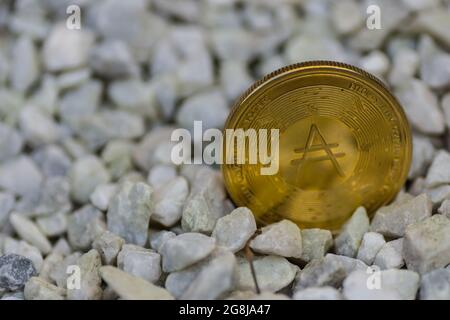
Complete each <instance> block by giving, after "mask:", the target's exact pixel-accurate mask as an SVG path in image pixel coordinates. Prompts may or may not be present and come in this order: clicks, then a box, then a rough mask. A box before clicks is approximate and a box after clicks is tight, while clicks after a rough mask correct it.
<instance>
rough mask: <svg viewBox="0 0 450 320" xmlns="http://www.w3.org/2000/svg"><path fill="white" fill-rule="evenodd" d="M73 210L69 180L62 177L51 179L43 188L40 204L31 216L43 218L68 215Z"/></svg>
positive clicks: (46, 181) (47, 180) (48, 179)
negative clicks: (59, 214) (61, 214)
mask: <svg viewBox="0 0 450 320" xmlns="http://www.w3.org/2000/svg"><path fill="white" fill-rule="evenodd" d="M71 208H72V204H71V201H70V183H69V179H68V178H67V177H62V176H55V177H49V178H47V179H46V180H45V182H44V184H43V186H42V189H41V193H40V198H39V202H38V203H37V205H36V206H35V208H33V212H32V214H31V215H32V216H38V217H41V216H48V215H53V214H57V213H67V212H68V211H70V209H71Z"/></svg>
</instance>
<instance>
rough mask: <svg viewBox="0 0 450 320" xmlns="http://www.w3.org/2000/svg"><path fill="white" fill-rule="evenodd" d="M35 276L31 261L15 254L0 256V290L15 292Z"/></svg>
mask: <svg viewBox="0 0 450 320" xmlns="http://www.w3.org/2000/svg"><path fill="white" fill-rule="evenodd" d="M35 275H36V269H35V268H34V266H33V263H32V262H31V260H29V259H27V258H25V257H23V256H19V255H16V254H6V255H3V256H0V288H1V289H6V290H11V291H14V290H17V289H21V288H23V286H24V285H25V283H26V282H27V281H28V280H29V279H30V278H31V277H33V276H35Z"/></svg>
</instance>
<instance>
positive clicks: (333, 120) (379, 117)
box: [222, 61, 412, 231]
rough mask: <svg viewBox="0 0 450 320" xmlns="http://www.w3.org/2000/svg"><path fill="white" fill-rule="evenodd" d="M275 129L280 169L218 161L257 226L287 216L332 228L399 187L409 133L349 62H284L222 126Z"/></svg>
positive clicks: (385, 98) (392, 105)
mask: <svg viewBox="0 0 450 320" xmlns="http://www.w3.org/2000/svg"><path fill="white" fill-rule="evenodd" d="M238 128H242V129H244V130H246V129H250V128H253V129H273V128H277V129H279V130H280V138H279V141H280V143H279V146H280V150H279V171H278V173H277V174H275V175H261V173H260V168H261V164H247V163H246V164H240V165H239V164H233V165H231V164H223V165H222V172H223V175H224V180H225V185H226V188H227V190H228V193H229V194H230V197H231V198H232V200H233V201H234V202H235V204H236V205H238V206H247V207H249V208H250V209H251V210H252V211H253V213H254V214H255V217H256V218H257V220H258V222H259V223H260V224H268V223H273V222H276V221H279V220H281V219H284V218H287V219H290V220H292V221H294V222H295V223H297V224H298V225H299V226H300V227H302V228H326V229H330V230H333V231H337V230H339V228H340V227H341V226H342V224H343V223H344V222H345V221H346V220H347V219H348V218H349V217H350V215H351V214H352V212H353V211H354V210H355V209H356V208H357V207H358V206H364V207H365V208H366V209H367V210H368V212H369V214H371V213H373V212H374V211H375V210H376V209H377V208H379V207H380V206H382V205H385V204H387V203H389V202H390V201H391V200H392V199H393V198H394V197H395V195H396V194H397V192H398V191H399V190H400V188H401V187H402V186H403V184H404V182H405V180H406V177H407V173H408V170H409V166H410V163H411V153H412V144H411V132H410V128H409V124H408V121H407V120H406V117H405V114H404V112H403V110H402V108H401V106H400V105H399V103H398V102H397V100H396V99H395V98H394V97H393V96H392V94H391V93H390V92H389V91H388V90H387V89H386V87H385V86H384V85H383V84H382V83H381V82H380V81H379V80H378V79H376V78H375V77H373V76H372V75H370V74H368V73H366V72H365V71H363V70H361V69H358V68H356V67H353V66H349V65H345V64H341V63H336V62H327V61H315V62H307V63H301V64H297V65H292V66H288V67H285V68H282V69H280V70H277V71H275V72H273V73H271V74H269V75H267V76H266V77H265V78H263V79H262V80H260V81H258V82H257V83H255V84H254V85H253V86H252V87H251V88H250V89H249V90H248V91H247V92H246V93H245V94H244V95H243V96H242V97H241V98H240V99H239V100H238V102H237V103H236V104H235V106H234V108H233V110H232V112H231V114H230V116H229V117H228V120H227V122H226V125H225V129H238Z"/></svg>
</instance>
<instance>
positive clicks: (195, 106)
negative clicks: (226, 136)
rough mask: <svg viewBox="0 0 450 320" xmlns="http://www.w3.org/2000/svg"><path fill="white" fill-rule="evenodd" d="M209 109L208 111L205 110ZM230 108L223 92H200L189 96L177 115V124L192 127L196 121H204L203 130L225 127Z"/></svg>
mask: <svg viewBox="0 0 450 320" xmlns="http://www.w3.org/2000/svg"><path fill="white" fill-rule="evenodd" d="M205 110H208V112H205ZM228 113H229V110H228V106H227V102H226V100H225V98H224V96H223V94H222V93H221V92H220V91H219V90H215V89H213V90H208V91H207V92H200V93H198V94H196V95H192V96H190V97H189V98H187V99H186V100H185V101H184V102H183V103H182V104H181V106H180V109H179V111H178V113H177V115H176V121H177V124H178V125H179V126H181V127H184V128H188V129H190V128H192V126H193V123H194V121H202V125H203V130H206V129H209V128H219V129H221V128H222V127H223V124H224V123H225V120H226V118H227V116H228Z"/></svg>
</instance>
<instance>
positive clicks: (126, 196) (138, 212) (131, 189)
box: [107, 182, 153, 246]
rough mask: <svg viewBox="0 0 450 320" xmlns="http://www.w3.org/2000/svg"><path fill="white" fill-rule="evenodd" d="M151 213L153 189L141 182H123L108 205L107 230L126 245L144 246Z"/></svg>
mask: <svg viewBox="0 0 450 320" xmlns="http://www.w3.org/2000/svg"><path fill="white" fill-rule="evenodd" d="M152 211H153V189H152V188H151V187H150V186H148V185H147V184H145V183H142V182H137V183H132V182H124V183H123V184H122V186H121V188H120V190H119V192H118V193H117V194H116V195H115V196H114V197H113V199H112V201H111V203H110V205H109V209H108V214H107V220H108V229H109V230H110V231H111V232H113V233H115V234H117V235H118V236H120V237H122V238H123V239H125V241H126V242H128V243H134V244H137V245H140V246H144V245H145V243H146V242H147V236H148V225H149V222H150V215H151V213H152Z"/></svg>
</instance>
